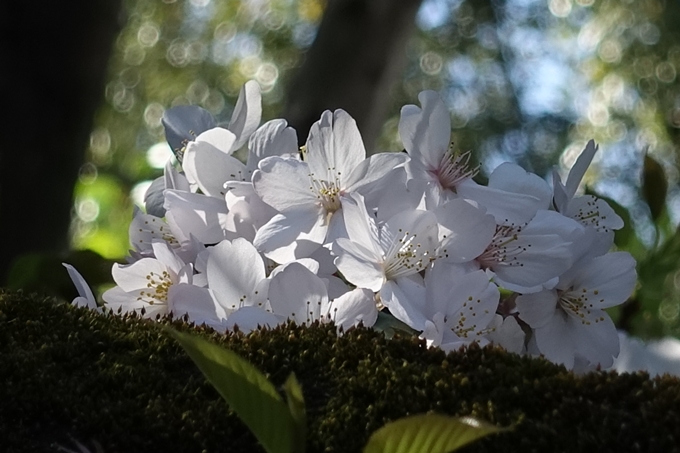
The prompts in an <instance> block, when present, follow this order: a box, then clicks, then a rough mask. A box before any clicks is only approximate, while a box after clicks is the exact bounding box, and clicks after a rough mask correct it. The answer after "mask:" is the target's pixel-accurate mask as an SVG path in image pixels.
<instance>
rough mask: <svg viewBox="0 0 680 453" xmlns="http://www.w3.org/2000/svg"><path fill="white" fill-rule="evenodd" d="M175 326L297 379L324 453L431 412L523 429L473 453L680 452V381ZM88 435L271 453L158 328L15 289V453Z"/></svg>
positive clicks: (1, 397) (2, 332) (151, 448)
mask: <svg viewBox="0 0 680 453" xmlns="http://www.w3.org/2000/svg"><path fill="white" fill-rule="evenodd" d="M160 322H164V323H172V324H173V325H174V326H176V327H177V328H178V329H180V330H184V331H188V330H191V331H194V332H196V333H197V334H199V335H202V336H204V337H207V338H209V339H211V340H212V341H215V342H217V343H220V344H223V345H225V346H227V347H229V348H231V349H232V350H234V351H235V352H237V353H238V354H240V355H241V356H242V357H245V358H247V359H248V360H249V361H251V362H252V363H253V364H254V365H255V366H257V367H258V368H259V369H261V370H262V371H263V372H265V373H266V374H267V375H268V376H269V377H270V379H272V380H273V381H274V383H275V384H276V385H281V384H282V383H283V382H284V380H285V379H286V377H287V376H288V374H289V373H290V372H292V371H294V372H295V374H296V376H297V377H298V379H299V380H300V381H301V383H302V386H303V391H304V395H305V399H306V402H307V406H308V413H309V414H308V417H309V433H310V435H309V440H308V451H309V452H338V453H341V452H360V451H361V449H362V447H363V445H364V444H365V443H366V441H367V439H368V436H369V435H370V433H371V432H373V431H374V430H376V429H377V428H379V427H380V426H382V425H383V424H384V423H385V422H387V421H389V420H393V419H396V418H399V417H402V416H405V415H408V414H416V413H422V412H426V411H431V410H432V411H436V412H440V413H447V414H452V415H474V416H477V417H481V418H483V419H486V420H488V421H490V422H492V423H495V424H497V425H499V426H508V425H510V424H516V428H515V430H514V431H511V432H507V433H503V434H500V435H496V436H492V437H490V438H488V439H485V440H483V441H481V442H479V443H476V444H474V445H471V446H469V447H466V449H465V450H464V451H465V452H501V451H502V452H522V453H527V452H582V451H583V452H598V453H599V452H603V451H616V452H676V451H680V446H679V445H680V381H679V380H678V379H675V378H669V377H664V378H655V379H650V378H649V377H648V376H647V375H646V374H645V373H637V374H624V375H617V374H615V373H611V372H595V373H590V374H587V375H585V376H575V375H573V374H572V373H569V372H567V371H566V370H565V369H564V368H562V367H559V366H556V365H554V364H552V363H549V362H547V361H544V360H540V359H530V358H527V357H519V356H516V355H513V354H508V353H506V352H504V351H502V350H499V349H496V348H490V347H488V348H479V347H470V348H468V349H466V350H464V351H458V352H454V353H451V354H448V355H446V354H444V353H443V352H442V351H440V350H435V349H428V348H426V347H425V344H424V343H423V342H422V341H419V340H417V339H413V338H400V337H395V338H392V339H390V340H387V339H385V338H384V336H383V335H382V334H380V333H378V332H374V331H372V330H370V329H363V328H358V329H352V330H350V331H348V332H347V333H345V335H343V336H342V337H339V338H338V337H337V336H336V334H335V330H334V328H333V327H332V326H318V325H317V326H312V327H308V328H306V327H299V326H294V325H287V326H283V327H280V328H276V329H272V330H262V331H257V332H254V333H252V334H250V335H247V336H246V335H243V334H241V333H231V334H228V335H220V334H218V333H215V332H213V331H212V330H210V329H205V328H201V327H195V326H191V325H188V324H186V323H184V322H182V321H181V320H175V321H172V320H162V321H160ZM74 440H77V441H79V442H81V443H83V444H85V445H89V446H91V445H94V442H95V441H96V442H97V443H98V444H100V445H101V447H102V448H103V450H104V451H105V452H106V453H112V452H120V453H136V452H163V453H167V452H182V453H190V452H258V451H263V450H262V449H261V448H260V447H259V446H257V443H256V441H255V440H254V438H253V437H252V436H251V435H250V434H249V432H248V430H247V429H246V428H245V427H244V425H243V424H242V423H241V422H240V421H239V420H238V418H237V417H236V416H235V415H234V414H232V413H231V412H230V411H229V408H228V407H227V405H226V403H225V402H224V401H223V400H221V399H220V397H219V396H218V395H217V392H216V391H215V390H214V389H213V388H212V387H211V386H210V385H209V384H208V383H207V382H206V381H205V379H204V378H203V376H202V375H201V373H200V371H199V370H198V369H197V368H196V366H195V365H194V364H193V363H192V362H191V360H190V359H189V358H188V357H187V356H186V354H185V353H184V352H183V351H182V350H181V348H180V347H179V346H178V344H177V343H176V342H175V341H174V340H172V339H171V338H169V337H168V336H167V335H166V334H165V333H163V332H162V331H161V330H160V329H159V328H158V325H157V323H156V322H154V321H147V320H141V319H139V318H137V317H121V316H117V315H99V314H97V313H93V312H90V311H88V310H85V309H79V308H75V307H72V306H70V305H68V304H66V303H63V302H58V301H55V300H52V299H45V298H40V297H37V296H27V295H24V294H21V293H7V292H3V293H0V451H2V452H22V453H24V452H41V453H42V452H49V451H58V446H66V447H69V448H74V445H75V444H74ZM93 451H94V449H93Z"/></svg>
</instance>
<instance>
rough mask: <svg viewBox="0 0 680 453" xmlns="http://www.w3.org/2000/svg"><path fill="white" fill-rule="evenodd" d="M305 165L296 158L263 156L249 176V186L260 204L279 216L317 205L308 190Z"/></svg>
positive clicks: (307, 172)
mask: <svg viewBox="0 0 680 453" xmlns="http://www.w3.org/2000/svg"><path fill="white" fill-rule="evenodd" d="M309 173H310V170H309V166H308V165H307V163H306V162H301V161H299V160H297V159H284V158H281V157H276V156H274V157H267V158H266V159H263V160H262V161H260V169H259V170H257V171H255V173H253V187H255V192H257V194H258V195H259V196H260V198H262V201H264V202H265V203H267V204H268V205H270V206H272V207H273V208H275V209H277V210H278V211H280V212H282V213H286V212H288V211H292V210H298V209H300V208H301V207H305V208H308V207H313V206H317V201H318V200H317V194H316V193H315V192H314V190H312V188H311V187H310V179H309Z"/></svg>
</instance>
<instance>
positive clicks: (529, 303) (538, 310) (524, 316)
mask: <svg viewBox="0 0 680 453" xmlns="http://www.w3.org/2000/svg"><path fill="white" fill-rule="evenodd" d="M516 304H517V310H518V311H519V317H520V319H521V320H522V321H524V322H526V323H527V324H529V326H531V328H533V329H539V328H542V327H545V326H546V325H548V324H549V323H550V322H552V318H553V315H554V313H555V312H556V311H557V293H556V292H555V291H541V292H539V293H534V294H523V295H521V296H518V297H517V300H516Z"/></svg>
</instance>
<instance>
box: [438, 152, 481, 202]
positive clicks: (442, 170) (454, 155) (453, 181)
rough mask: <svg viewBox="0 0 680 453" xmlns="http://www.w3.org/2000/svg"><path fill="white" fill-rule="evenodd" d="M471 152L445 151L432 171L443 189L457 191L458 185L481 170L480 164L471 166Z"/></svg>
mask: <svg viewBox="0 0 680 453" xmlns="http://www.w3.org/2000/svg"><path fill="white" fill-rule="evenodd" d="M470 155H471V152H470V151H467V152H465V153H462V154H460V153H458V152H454V151H452V150H451V149H449V151H447V152H446V153H444V155H443V156H442V158H441V160H440V161H439V165H438V166H437V168H435V169H433V170H430V173H431V174H432V175H433V176H434V177H435V178H436V179H437V181H438V182H439V185H440V186H441V187H442V189H449V190H453V191H454V192H455V191H456V185H458V184H460V183H461V182H462V181H464V180H466V179H468V178H472V177H474V176H475V175H476V174H477V173H478V172H479V166H477V167H473V168H470V167H469V165H468V164H469V163H470Z"/></svg>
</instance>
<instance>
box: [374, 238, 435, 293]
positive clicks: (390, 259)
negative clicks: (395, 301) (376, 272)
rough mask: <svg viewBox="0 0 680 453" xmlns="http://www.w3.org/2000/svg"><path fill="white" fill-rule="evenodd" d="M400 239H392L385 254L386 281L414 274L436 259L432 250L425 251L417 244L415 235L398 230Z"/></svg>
mask: <svg viewBox="0 0 680 453" xmlns="http://www.w3.org/2000/svg"><path fill="white" fill-rule="evenodd" d="M399 233H400V234H401V236H400V237H396V238H394V240H393V241H391V243H390V247H389V248H388V250H387V252H386V253H385V261H384V264H383V265H384V268H385V278H387V279H388V280H392V279H395V278H397V277H403V276H406V275H411V274H415V273H416V272H420V271H422V270H423V269H425V268H426V267H427V265H428V264H430V263H431V262H432V261H434V260H435V259H436V258H437V257H436V256H435V253H434V250H427V249H424V248H423V247H422V244H420V243H419V242H417V240H416V239H417V234H414V233H410V232H408V231H403V230H402V229H401V228H400V229H399Z"/></svg>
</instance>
